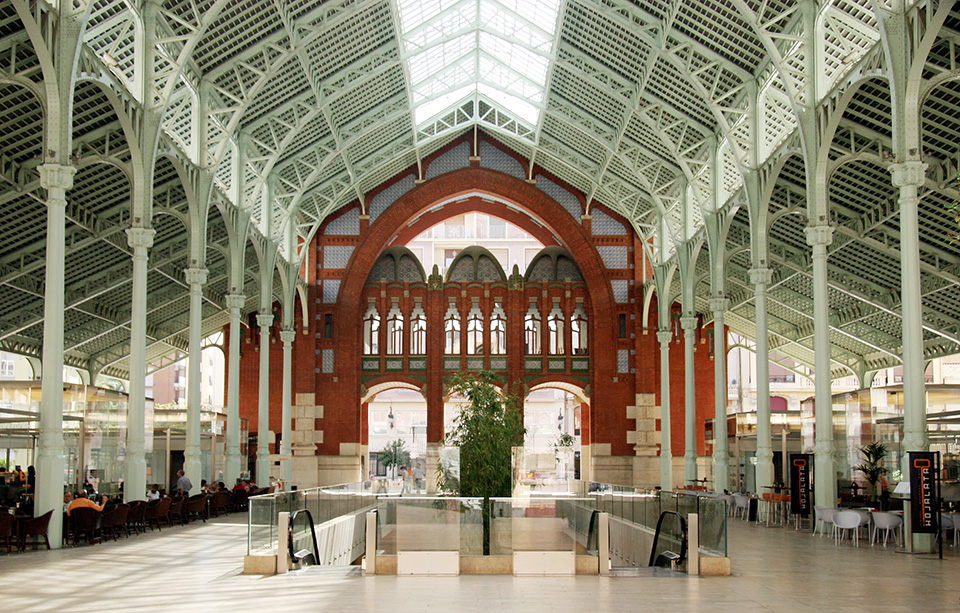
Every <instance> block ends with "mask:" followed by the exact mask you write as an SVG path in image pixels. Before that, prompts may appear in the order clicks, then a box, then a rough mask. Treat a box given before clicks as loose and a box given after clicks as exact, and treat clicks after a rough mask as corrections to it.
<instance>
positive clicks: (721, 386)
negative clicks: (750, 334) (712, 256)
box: [710, 296, 730, 492]
mask: <svg viewBox="0 0 960 613" xmlns="http://www.w3.org/2000/svg"><path fill="white" fill-rule="evenodd" d="M728 308H730V301H729V300H727V299H726V298H723V297H721V296H718V297H714V298H711V299H710V310H711V311H713V379H714V383H713V394H714V396H715V403H714V404H715V411H714V416H713V436H714V445H713V487H714V488H715V489H716V491H718V492H722V491H724V490H728V489H730V449H729V448H728V446H727V342H726V341H727V334H726V331H725V328H724V326H723V313H724V311H726V310H727V309H728Z"/></svg>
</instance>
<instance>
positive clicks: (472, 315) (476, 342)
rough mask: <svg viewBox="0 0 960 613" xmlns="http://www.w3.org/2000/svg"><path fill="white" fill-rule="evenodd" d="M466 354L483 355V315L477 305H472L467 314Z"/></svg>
mask: <svg viewBox="0 0 960 613" xmlns="http://www.w3.org/2000/svg"><path fill="white" fill-rule="evenodd" d="M467 353H469V354H471V355H478V354H482V353H483V313H482V312H481V311H480V306H479V305H478V304H474V305H473V308H471V309H470V312H469V313H467Z"/></svg>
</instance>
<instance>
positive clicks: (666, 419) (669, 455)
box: [657, 328, 673, 491]
mask: <svg viewBox="0 0 960 613" xmlns="http://www.w3.org/2000/svg"><path fill="white" fill-rule="evenodd" d="M672 338H673V333H672V332H671V331H670V329H669V328H665V329H664V328H661V329H660V330H659V331H658V332H657V340H658V341H660V489H662V490H664V491H669V490H672V489H673V449H672V447H673V446H672V444H671V441H670V339H672Z"/></svg>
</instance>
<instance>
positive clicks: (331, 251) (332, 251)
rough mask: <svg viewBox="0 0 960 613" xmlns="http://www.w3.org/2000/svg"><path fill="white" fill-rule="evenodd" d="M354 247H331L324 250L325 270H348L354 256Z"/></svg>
mask: <svg viewBox="0 0 960 613" xmlns="http://www.w3.org/2000/svg"><path fill="white" fill-rule="evenodd" d="M353 249H354V248H353V246H352V245H351V246H342V245H330V246H329V247H324V248H323V266H324V268H346V267H347V262H349V261H350V256H351V255H353Z"/></svg>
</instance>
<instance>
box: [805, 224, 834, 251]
mask: <svg viewBox="0 0 960 613" xmlns="http://www.w3.org/2000/svg"><path fill="white" fill-rule="evenodd" d="M804 233H805V234H806V235H807V244H808V245H810V246H811V247H813V248H814V251H816V248H817V247H828V246H829V245H830V244H831V243H832V242H833V226H808V227H807V228H805V229H804Z"/></svg>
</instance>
